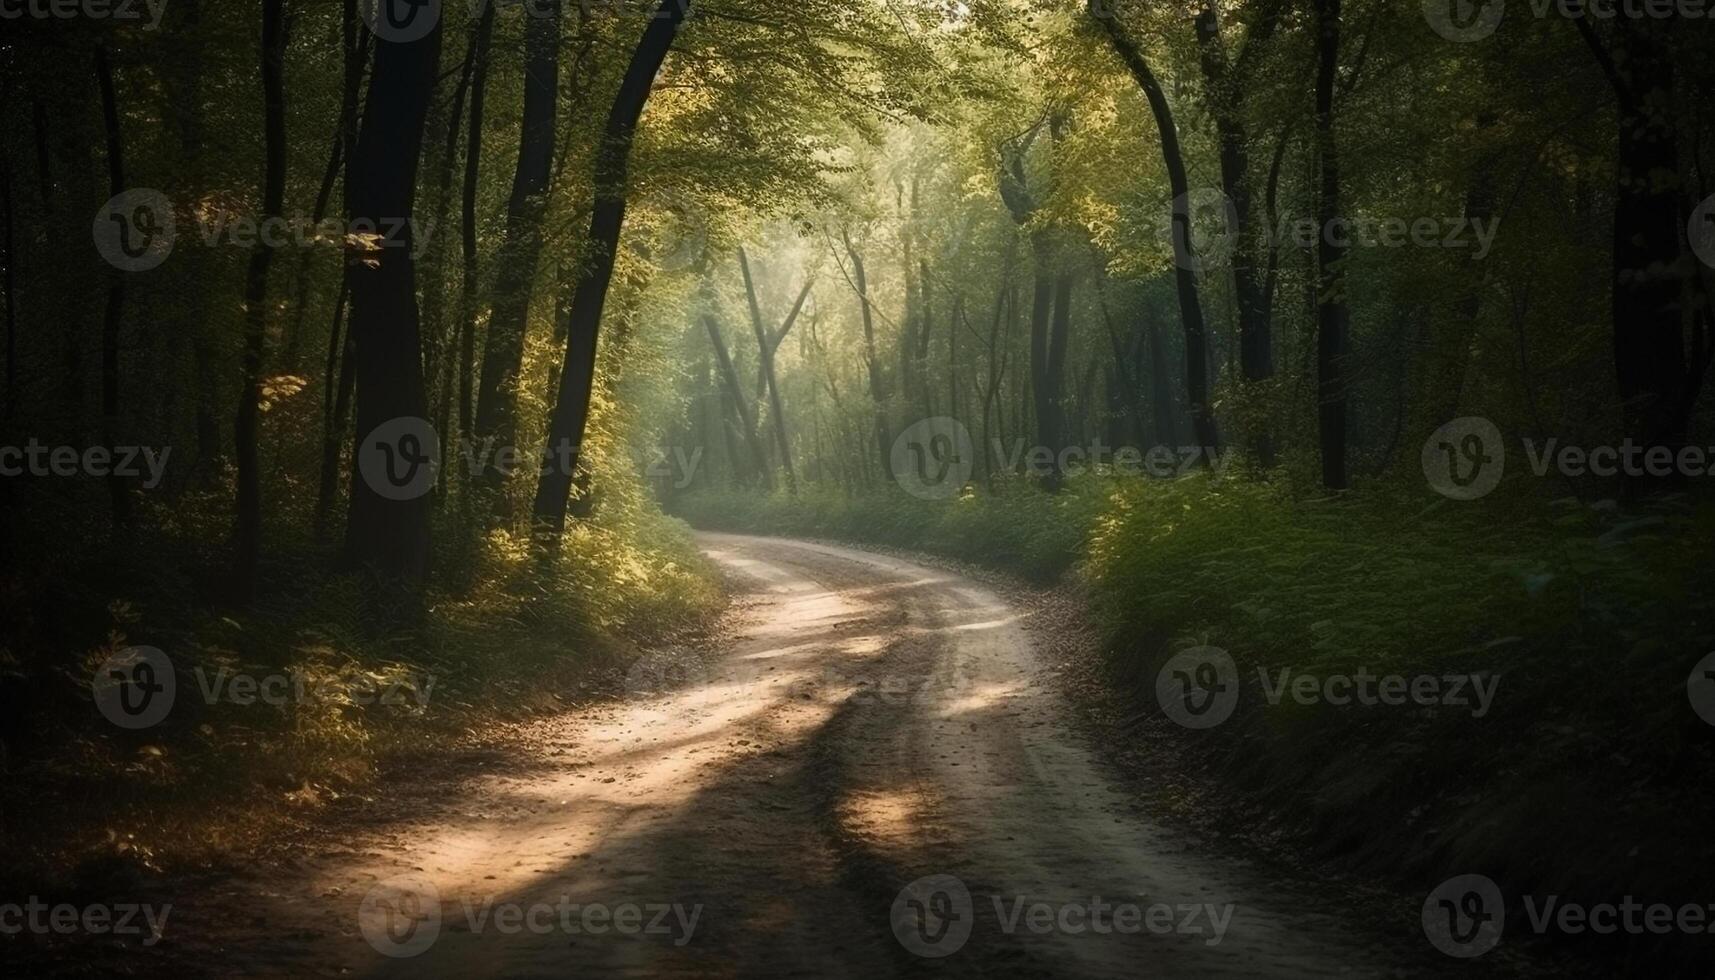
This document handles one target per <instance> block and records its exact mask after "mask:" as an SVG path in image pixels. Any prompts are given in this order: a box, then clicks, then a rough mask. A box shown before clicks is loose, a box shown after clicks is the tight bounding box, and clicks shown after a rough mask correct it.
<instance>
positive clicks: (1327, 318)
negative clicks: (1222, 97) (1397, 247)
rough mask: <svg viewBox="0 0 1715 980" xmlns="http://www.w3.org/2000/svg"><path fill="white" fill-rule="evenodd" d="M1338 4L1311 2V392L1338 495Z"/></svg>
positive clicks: (1342, 303) (1325, 477) (1341, 368)
mask: <svg viewBox="0 0 1715 980" xmlns="http://www.w3.org/2000/svg"><path fill="white" fill-rule="evenodd" d="M1340 2H1341V0H1316V34H1317V45H1316V49H1317V61H1316V148H1317V161H1318V163H1317V169H1318V171H1319V172H1320V174H1321V180H1320V183H1319V186H1320V191H1319V192H1318V194H1317V195H1316V221H1317V226H1318V227H1319V228H1320V229H1321V230H1322V233H1321V234H1320V235H1318V236H1317V246H1316V280H1317V283H1318V285H1319V288H1318V294H1317V300H1316V391H1317V398H1316V404H1317V413H1316V418H1317V436H1318V438H1317V442H1318V444H1319V445H1320V447H1321V451H1322V485H1323V486H1325V487H1327V488H1328V489H1329V490H1344V489H1346V488H1347V486H1348V485H1349V480H1348V475H1347V466H1346V376H1345V371H1346V345H1347V333H1348V331H1349V330H1350V321H1351V314H1350V311H1349V310H1348V309H1347V306H1346V271H1345V266H1344V262H1345V259H1346V248H1345V246H1343V245H1337V244H1335V243H1334V242H1333V241H1331V240H1330V239H1331V238H1332V236H1331V235H1329V234H1328V233H1327V231H1328V229H1329V228H1332V227H1333V226H1334V222H1335V221H1336V220H1337V219H1338V218H1339V216H1340V157H1339V152H1338V146H1337V144H1336V141H1335V138H1334V83H1335V80H1336V73H1337V71H1338V69H1339V59H1340Z"/></svg>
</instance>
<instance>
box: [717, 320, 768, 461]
mask: <svg viewBox="0 0 1715 980" xmlns="http://www.w3.org/2000/svg"><path fill="white" fill-rule="evenodd" d="M703 327H704V328H705V329H707V330H708V332H709V343H710V344H712V345H713V346H714V349H715V362H716V364H717V365H718V366H719V367H720V373H721V381H722V382H723V383H724V385H725V387H726V391H727V397H729V398H731V399H732V405H733V408H734V409H735V410H736V411H737V412H738V420H739V425H740V426H741V433H742V434H743V436H744V444H745V448H746V449H747V450H748V451H749V453H750V462H751V465H752V466H753V467H755V473H756V476H757V478H758V479H760V480H761V481H762V485H763V486H764V487H766V488H768V489H773V481H772V480H771V478H770V477H769V467H768V451H767V450H766V449H764V448H763V445H762V437H761V436H760V435H758V434H757V431H756V416H755V415H753V414H751V411H750V405H749V403H748V402H747V401H746V399H745V397H744V388H743V386H742V385H741V384H740V382H739V379H738V371H737V369H735V368H734V367H733V364H732V355H731V354H730V353H728V352H727V346H726V340H724V339H723V338H722V337H721V328H720V325H719V324H718V323H716V322H715V318H714V317H713V316H711V315H710V314H707V313H705V314H703Z"/></svg>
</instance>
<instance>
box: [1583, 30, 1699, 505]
mask: <svg viewBox="0 0 1715 980" xmlns="http://www.w3.org/2000/svg"><path fill="white" fill-rule="evenodd" d="M1576 23H1577V26H1578V29H1579V31H1580V32H1581V33H1582V34H1583V36H1584V39H1585V41H1586V42H1587V43H1588V44H1589V46H1590V50H1591V53H1592V54H1593V55H1594V56H1595V58H1596V60H1597V63H1598V64H1599V65H1600V66H1601V67H1602V69H1603V71H1604V72H1605V73H1606V75H1607V77H1608V80H1609V84H1610V85H1611V86H1612V88H1613V90H1614V93H1615V96H1616V99H1617V102H1618V104H1619V113H1618V115H1619V120H1618V121H1619V141H1618V160H1617V166H1616V171H1617V176H1618V187H1617V191H1616V195H1615V202H1614V236H1613V270H1612V280H1611V281H1612V293H1613V323H1614V369H1615V374H1616V377H1617V380H1618V383H1619V392H1620V399H1621V403H1622V422H1623V426H1624V431H1625V434H1626V437H1627V438H1628V439H1630V440H1632V441H1633V442H1635V443H1637V444H1638V445H1641V446H1643V447H1645V451H1646V452H1647V451H1648V450H1650V449H1653V448H1655V447H1657V446H1661V447H1666V448H1667V449H1668V450H1669V451H1671V452H1672V453H1674V454H1675V455H1676V456H1677V454H1678V451H1679V449H1680V448H1681V447H1683V446H1684V445H1685V441H1686V434H1687V427H1688V424H1689V421H1690V416H1691V411H1692V408H1693V399H1694V393H1695V392H1697V391H1698V390H1699V389H1700V388H1701V385H1702V376H1703V371H1704V369H1705V367H1706V365H1707V360H1706V359H1704V358H1701V357H1700V358H1698V360H1697V362H1696V363H1689V364H1688V362H1687V358H1686V354H1685V327H1684V321H1683V319H1682V316H1681V306H1682V305H1683V304H1682V297H1683V290H1684V287H1685V281H1684V275H1685V273H1684V265H1683V263H1682V258H1683V242H1684V236H1685V227H1684V224H1683V221H1682V218H1681V216H1680V211H1679V198H1680V193H1681V187H1680V163H1679V139H1680V137H1679V134H1678V132H1677V130H1676V128H1675V126H1674V121H1673V118H1672V113H1673V108H1674V105H1675V96H1674V87H1675V85H1674V70H1673V61H1672V56H1671V54H1670V52H1669V51H1668V48H1667V44H1666V42H1665V41H1664V40H1663V39H1662V38H1661V37H1659V36H1657V35H1656V34H1655V31H1656V30H1657V27H1655V26H1653V25H1650V24H1648V23H1640V24H1629V23H1627V22H1625V21H1623V20H1618V21H1615V22H1614V26H1613V30H1614V33H1615V35H1616V42H1615V48H1616V49H1617V50H1616V51H1615V52H1614V53H1610V52H1609V51H1608V49H1607V48H1606V47H1605V46H1604V45H1603V44H1602V42H1601V40H1600V39H1599V38H1598V37H1597V36H1596V31H1595V28H1594V27H1592V26H1591V25H1590V24H1589V23H1587V22H1586V21H1585V19H1584V18H1578V19H1577V21H1576ZM1643 482H1644V481H1643V480H1642V479H1639V478H1634V479H1631V480H1630V481H1629V482H1628V486H1627V492H1628V494H1632V495H1635V494H1637V493H1638V492H1639V490H1640V489H1641V484H1642V483H1643ZM1674 482H1676V481H1674Z"/></svg>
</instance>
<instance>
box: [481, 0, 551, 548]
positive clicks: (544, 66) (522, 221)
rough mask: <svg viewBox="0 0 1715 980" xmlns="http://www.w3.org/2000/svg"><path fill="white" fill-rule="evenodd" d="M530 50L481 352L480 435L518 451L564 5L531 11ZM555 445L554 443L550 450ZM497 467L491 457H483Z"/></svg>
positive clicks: (493, 479)
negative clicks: (521, 387) (522, 383)
mask: <svg viewBox="0 0 1715 980" xmlns="http://www.w3.org/2000/svg"><path fill="white" fill-rule="evenodd" d="M525 12H526V14H527V16H528V21H529V23H528V26H527V27H526V35H525V45H526V48H527V50H528V52H529V57H528V60H527V65H526V71H525V76H524V77H525V84H524V120H523V123H522V124H521V126H520V131H519V148H518V167H517V170H516V172H515V173H514V174H513V177H512V196H511V199H510V200H509V201H508V203H507V207H506V237H505V238H504V239H502V241H501V244H500V249H499V251H498V252H497V253H496V263H495V274H494V299H493V310H492V312H491V313H490V315H489V318H488V336H487V338H486V340H485V342H484V344H483V350H482V382H481V384H480V385H479V386H478V388H477V396H476V397H477V404H476V434H477V438H478V439H479V440H480V441H482V442H483V443H484V444H485V448H486V447H488V446H492V447H494V448H495V449H501V448H506V447H513V446H516V444H517V441H518V384H519V378H518V374H519V371H520V370H522V369H523V364H524V336H525V333H526V331H527V329H528V326H529V322H530V300H531V296H532V294H533V293H534V292H535V289H534V286H535V282H536V264H537V261H538V259H539V258H540V257H541V254H542V218H543V215H544V213H545V212H546V210H547V205H548V184H549V180H550V177H551V173H552V168H553V164H554V136H555V133H554V127H555V104H556V100H557V98H558V95H559V86H560V3H559V0H538V2H537V3H535V4H526V5H525ZM551 445H552V444H551V443H550V446H551ZM484 458H486V459H493V458H494V456H493V455H485V457H484ZM505 480H506V474H505V473H503V472H502V471H501V470H500V468H499V467H496V466H487V465H485V466H484V467H483V468H482V471H481V477H480V482H481V485H482V486H483V488H484V489H486V490H488V491H490V492H494V493H499V491H500V490H501V489H502V487H503V485H504V484H505ZM493 503H494V504H496V505H497V506H498V509H497V510H496V511H495V512H493V513H491V514H490V515H489V516H490V517H495V518H499V519H502V520H505V519H506V517H507V516H508V515H507V513H506V511H507V510H508V508H507V506H506V498H505V496H504V495H503V494H502V495H500V496H499V498H498V499H497V500H495V501H493Z"/></svg>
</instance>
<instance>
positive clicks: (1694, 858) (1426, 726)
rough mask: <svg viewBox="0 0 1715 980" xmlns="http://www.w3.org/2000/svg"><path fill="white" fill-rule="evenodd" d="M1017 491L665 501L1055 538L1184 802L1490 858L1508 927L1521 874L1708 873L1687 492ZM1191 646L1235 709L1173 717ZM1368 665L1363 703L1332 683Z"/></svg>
mask: <svg viewBox="0 0 1715 980" xmlns="http://www.w3.org/2000/svg"><path fill="white" fill-rule="evenodd" d="M1018 493H1019V494H1021V495H1022V494H1026V493H1028V491H1019V492H1018ZM1034 499H1035V501H1036V505H1035V506H1033V507H1028V508H1027V507H1026V506H1025V505H1024V504H1023V503H1022V502H1021V500H1020V499H1018V498H1008V497H1004V496H1003V497H1001V498H986V497H971V498H964V499H959V500H952V501H946V502H930V501H919V500H914V499H912V498H909V497H905V496H903V495H891V494H889V495H878V497H876V498H856V499H852V500H847V499H845V498H841V497H835V496H805V497H801V498H800V499H798V500H795V501H794V500H788V499H782V498H777V497H776V498H765V497H759V496H751V497H744V498H736V497H731V496H706V497H693V498H688V499H686V500H685V501H683V502H682V504H681V505H680V506H678V507H677V508H676V509H677V510H678V512H679V513H680V514H681V515H682V516H685V517H686V518H687V519H688V520H690V521H691V522H692V523H693V524H696V525H697V526H706V527H710V528H716V529H721V530H734V531H752V532H757V533H774V534H803V535H816V536H823V537H831V538H843V539H846V540H852V541H858V542H873V543H878V544H886V545H894V546H900V547H907V548H912V549H916V550H920V551H924V552H929V553H934V554H941V555H945V556H947V557H950V558H955V559H959V560H963V561H970V562H973V563H977V564H982V565H985V566H989V567H994V568H997V569H1001V570H1004V571H1009V572H1014V573H1024V574H1026V575H1028V576H1030V577H1033V578H1035V579H1036V580H1037V581H1044V580H1049V579H1052V578H1053V577H1054V576H1055V575H1057V574H1058V573H1060V572H1062V571H1064V570H1066V569H1068V568H1070V567H1073V566H1074V565H1075V566H1076V569H1077V574H1079V575H1081V576H1083V577H1084V578H1085V580H1086V584H1087V587H1088V590H1089V593H1090V595H1091V596H1092V601H1093V604H1094V607H1095V608H1094V610H1093V611H1094V612H1095V614H1096V615H1097V616H1098V617H1099V622H1100V623H1101V626H1102V628H1103V630H1104V633H1105V635H1106V637H1107V639H1106V642H1105V644H1104V651H1105V664H1104V667H1105V672H1106V674H1107V676H1108V677H1109V679H1110V681H1111V683H1112V684H1114V685H1115V686H1116V687H1117V688H1118V689H1120V690H1121V691H1122V692H1123V693H1124V695H1125V696H1126V697H1127V699H1128V700H1129V701H1130V702H1131V703H1132V704H1133V705H1134V706H1135V708H1136V710H1137V718H1136V721H1135V722H1134V727H1132V728H1130V729H1128V730H1127V731H1126V732H1123V733H1116V736H1117V737H1124V738H1126V739H1128V740H1131V739H1146V740H1148V741H1149V742H1150V743H1151V744H1152V750H1154V751H1157V752H1158V753H1159V754H1158V755H1157V758H1158V759H1160V760H1161V762H1162V764H1163V766H1165V767H1167V768H1168V769H1169V771H1170V772H1171V774H1172V775H1171V776H1170V777H1168V779H1167V782H1168V783H1170V784H1171V792H1170V793H1166V794H1164V796H1167V797H1170V798H1167V799H1164V801H1163V802H1165V803H1166V804H1167V805H1169V806H1171V807H1172V808H1173V809H1175V810H1176V811H1178V812H1179V813H1180V815H1182V816H1184V817H1187V818H1190V819H1198V820H1203V821H1208V820H1211V819H1213V820H1221V819H1226V820H1230V821H1236V822H1239V823H1242V824H1244V825H1245V826H1243V827H1241V828H1240V830H1242V831H1244V832H1247V833H1249V834H1250V835H1251V836H1254V837H1258V838H1268V837H1271V836H1272V837H1277V838H1278V837H1284V838H1286V839H1288V840H1290V841H1293V842H1295V844H1296V846H1298V847H1300V848H1307V849H1309V850H1310V851H1312V852H1314V854H1315V855H1316V856H1317V857H1318V858H1321V859H1330V860H1334V861H1335V862H1337V863H1338V865H1339V866H1342V867H1346V868H1351V869H1354V870H1358V871H1360V872H1362V873H1367V874H1374V875H1378V876H1381V877H1383V878H1386V879H1388V880H1392V881H1395V882H1397V883H1399V884H1401V885H1402V886H1403V887H1406V888H1407V889H1410V890H1413V891H1417V892H1421V893H1424V894H1427V893H1428V892H1429V890H1430V889H1431V888H1433V887H1434V886H1436V885H1437V884H1438V883H1440V882H1441V881H1443V880H1445V879H1447V878H1450V877H1452V876H1454V875H1461V874H1483V875H1486V876H1488V877H1490V878H1492V879H1493V880H1494V881H1495V882H1496V883H1497V884H1498V885H1499V886H1500V888H1501V891H1502V894H1503V895H1504V896H1506V898H1507V901H1508V915H1509V923H1510V924H1509V927H1508V934H1509V935H1513V934H1516V933H1520V932H1523V931H1525V930H1527V929H1529V922H1528V916H1527V911H1526V908H1525V906H1524V903H1523V898H1524V897H1525V896H1531V897H1532V899H1533V901H1534V903H1535V906H1536V907H1537V908H1538V909H1540V907H1541V905H1542V903H1543V902H1544V901H1545V899H1546V898H1547V897H1548V896H1551V895H1552V896H1559V900H1560V901H1561V902H1567V901H1575V902H1579V903H1583V904H1586V905H1595V904H1599V903H1614V904H1618V903H1620V902H1622V901H1623V900H1624V899H1625V898H1627V897H1628V896H1629V897H1632V898H1635V899H1636V900H1637V901H1639V902H1642V903H1644V904H1655V903H1662V904H1667V905H1671V906H1673V907H1675V908H1678V907H1679V906H1681V905H1684V904H1693V905H1700V906H1707V905H1708V904H1709V903H1710V902H1711V900H1712V896H1711V895H1710V894H1709V893H1708V877H1707V872H1706V869H1707V868H1708V867H1710V866H1711V859H1712V858H1715V848H1712V847H1711V845H1710V843H1709V839H1708V835H1707V833H1706V831H1705V830H1704V828H1703V825H1704V823H1705V820H1706V814H1707V813H1708V812H1710V808H1711V803H1712V802H1715V800H1712V799H1711V796H1712V795H1715V794H1712V793H1711V789H1710V787H1709V784H1708V779H1707V776H1708V775H1709V773H1710V772H1711V771H1715V728H1712V727H1711V726H1709V725H1707V724H1705V723H1703V722H1702V721H1701V720H1700V719H1699V718H1698V716H1697V714H1696V713H1695V712H1694V711H1693V710H1692V708H1691V706H1690V704H1689V703H1688V698H1687V693H1686V678H1687V675H1688V674H1689V673H1690V671H1691V669H1692V666H1693V665H1694V664H1695V663H1696V662H1697V661H1698V659H1699V658H1700V657H1701V656H1703V655H1704V654H1705V653H1707V652H1708V651H1709V650H1711V649H1715V584H1712V583H1710V582H1709V581H1708V580H1707V574H1706V569H1707V567H1708V542H1709V541H1710V540H1711V531H1712V530H1715V517H1712V514H1711V512H1710V511H1709V510H1707V509H1704V508H1695V507H1691V506H1689V505H1686V506H1679V505H1675V504H1666V505H1662V506H1660V507H1658V508H1655V509H1653V510H1652V511H1650V512H1649V513H1642V514H1640V513H1626V512H1622V511H1621V510H1620V509H1619V508H1616V507H1614V506H1613V505H1611V504H1605V503H1598V504H1596V505H1593V506H1592V505H1589V504H1580V503H1577V502H1575V501H1571V500H1566V501H1560V502H1555V503H1552V504H1544V503H1542V502H1540V501H1534V500H1526V499H1519V498H1508V497H1497V498H1495V499H1493V500H1485V501H1479V502H1454V501H1441V502H1439V503H1437V504H1434V505H1426V503H1425V501H1424V499H1423V498H1422V496H1421V495H1417V496H1406V495H1382V494H1376V495H1371V496H1368V497H1366V498H1364V499H1354V500H1342V501H1303V500H1292V499H1288V498H1286V497H1284V496H1282V495H1280V494H1278V493H1277V492H1275V491H1272V490H1269V489H1267V488H1263V487H1258V486H1256V485H1253V484H1247V483H1242V482H1239V481H1227V482H1222V483H1215V484H1207V483H1205V482H1204V481H1203V480H1201V479H1195V478H1194V479H1190V480H1186V481H1180V482H1173V483H1165V482H1149V483H1144V482H1124V481H1112V480H1096V479H1089V480H1084V481H1079V482H1075V483H1074V484H1073V485H1072V486H1071V487H1070V488H1069V490H1068V492H1067V493H1065V494H1063V495H1062V497H1061V498H1060V499H1057V500H1056V501H1055V502H1054V503H1053V504H1052V505H1051V506H1047V507H1044V506H1042V504H1041V498H1040V497H1037V498H1034ZM1664 582H1665V583H1672V584H1673V587H1672V588H1670V589H1667V590H1664V589H1663V588H1662V583H1664ZM1211 648H1213V649H1217V650H1219V651H1221V652H1223V653H1224V654H1225V655H1226V656H1227V657H1229V658H1230V661H1231V663H1232V665H1233V666H1232V676H1231V678H1230V680H1231V681H1232V682H1233V683H1234V684H1235V685H1236V687H1235V690H1236V695H1235V696H1234V698H1233V703H1232V707H1231V714H1230V716H1227V717H1226V718H1225V719H1224V720H1223V721H1221V722H1220V723H1219V724H1216V725H1214V726H1212V727H1208V728H1203V729H1192V728H1187V727H1184V726H1183V725H1181V724H1178V723H1176V722H1174V721H1173V720H1171V719H1170V718H1169V717H1168V716H1167V714H1166V713H1165V712H1164V711H1163V709H1162V701H1161V700H1160V699H1159V697H1158V694H1157V690H1156V686H1157V680H1158V677H1159V676H1160V674H1161V672H1162V669H1163V667H1164V666H1166V665H1167V664H1168V661H1169V660H1170V658H1173V657H1175V656H1176V655H1179V654H1181V653H1183V652H1185V651H1188V650H1197V651H1204V652H1206V651H1208V650H1210V649H1211ZM1198 656H1201V654H1199V655H1198ZM1170 676H1171V674H1170ZM1391 677H1398V678H1400V679H1401V680H1400V681H1399V682H1398V683H1399V684H1403V685H1405V687H1404V688H1403V690H1405V691H1407V692H1409V691H1410V690H1411V688H1410V685H1411V684H1413V683H1418V684H1421V685H1424V686H1423V687H1422V688H1421V690H1422V691H1423V693H1424V699H1425V701H1427V702H1428V703H1425V704H1417V703H1412V702H1411V701H1410V700H1409V699H1407V700H1406V703H1400V704H1389V703H1382V702H1381V698H1380V696H1379V695H1380V694H1381V693H1382V683H1383V681H1382V679H1383V678H1391ZM1366 678H1368V680H1366ZM1331 681H1332V683H1330V682H1331ZM1388 683H1389V684H1390V685H1391V684H1393V683H1394V682H1391V681H1390V682H1388ZM1361 684H1367V685H1368V686H1369V687H1368V689H1369V690H1370V691H1371V692H1372V694H1371V698H1370V700H1371V702H1372V703H1367V704H1366V703H1363V702H1362V701H1361V700H1360V699H1358V698H1356V697H1353V695H1354V693H1355V691H1356V687H1357V685H1361ZM1479 687H1480V688H1482V689H1483V690H1485V691H1487V694H1486V695H1480V694H1479V693H1478V689H1479ZM1389 690H1390V691H1392V690H1393V688H1391V687H1390V688H1389ZM1169 693H1170V694H1171V693H1172V688H1171V687H1170V688H1169ZM1342 700H1345V701H1348V702H1349V703H1338V702H1340V701H1342ZM1461 702H1462V703H1461ZM1185 774H1198V775H1185ZM1211 814H1214V815H1216V816H1211ZM1567 853H1573V854H1580V855H1582V857H1581V859H1580V860H1579V861H1577V862H1576V863H1572V864H1569V863H1567V862H1566V860H1565V859H1564V857H1563V856H1562V855H1565V854H1567ZM1515 916H1516V918H1515ZM1562 938H1566V939H1567V941H1568V943H1569V945H1570V947H1571V948H1572V949H1573V950H1574V951H1576V950H1578V949H1580V948H1585V947H1587V948H1589V949H1590V950H1591V951H1592V952H1594V951H1596V950H1597V949H1600V950H1601V952H1602V953H1603V954H1604V955H1608V954H1618V955H1620V956H1622V957H1624V958H1625V959H1627V960H1629V961H1631V962H1634V963H1646V962H1647V963H1651V964H1656V965H1661V964H1665V965H1668V966H1674V967H1686V966H1689V965H1690V964H1692V963H1693V962H1704V961H1706V960H1707V958H1708V957H1709V956H1710V955H1711V948H1710V945H1709V943H1708V940H1709V938H1710V937H1709V936H1708V935H1707V934H1702V935H1686V934H1683V933H1675V934H1673V935H1669V936H1665V937H1657V936H1654V935H1646V936H1633V937H1618V938H1616V937H1612V936H1597V935H1592V934H1590V933H1589V932H1588V931H1586V932H1585V933H1583V934H1581V935H1580V936H1576V937H1562Z"/></svg>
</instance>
